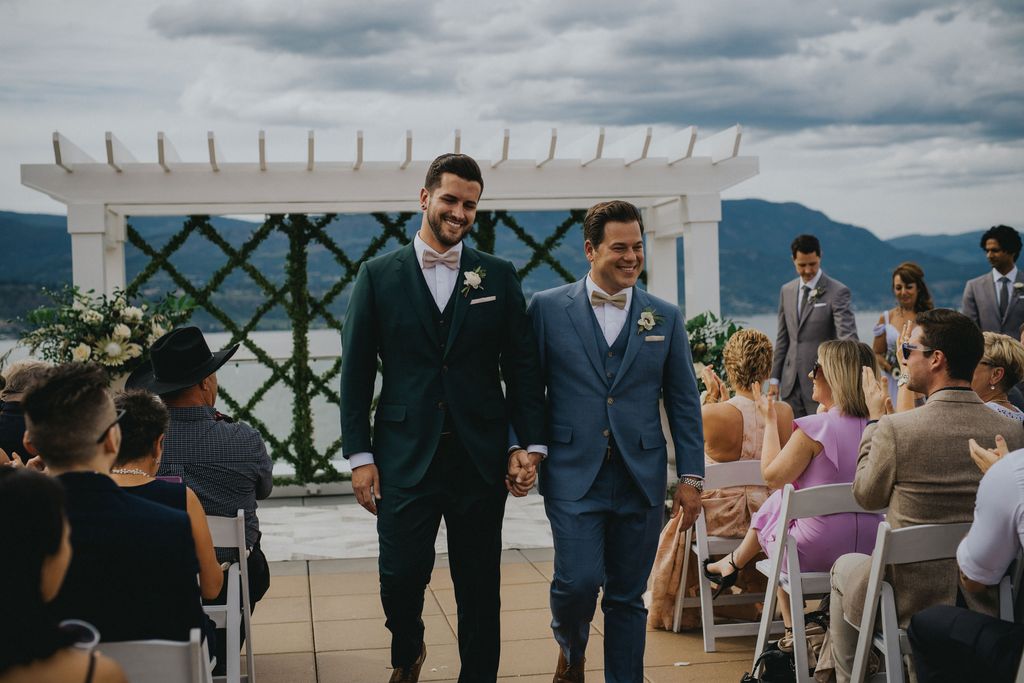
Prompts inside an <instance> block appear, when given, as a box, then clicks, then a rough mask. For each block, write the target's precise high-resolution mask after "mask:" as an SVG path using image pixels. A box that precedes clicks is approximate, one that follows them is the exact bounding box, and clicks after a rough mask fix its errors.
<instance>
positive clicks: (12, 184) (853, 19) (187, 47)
mask: <svg viewBox="0 0 1024 683" xmlns="http://www.w3.org/2000/svg"><path fill="white" fill-rule="evenodd" d="M838 6H842V8H840V7H838ZM848 8H849V9H848ZM0 56H2V59H0V209H8V210H16V211H43V212H50V213H61V212H62V211H63V207H62V206H61V205H59V204H56V203H55V202H53V201H52V200H50V199H49V198H47V197H45V196H43V195H41V194H39V193H36V192H34V191H32V190H29V189H27V188H24V187H22V186H21V185H20V182H19V171H18V165H19V164H21V163H46V162H50V161H52V159H53V156H52V148H51V145H50V134H51V133H52V131H54V130H59V131H61V132H62V133H64V134H65V135H66V136H67V137H69V138H70V139H71V140H73V141H75V142H76V143H77V144H79V145H80V146H81V147H82V148H83V149H84V150H85V151H86V152H88V153H90V154H91V155H92V156H93V157H95V158H98V159H101V158H103V134H104V131H107V130H111V131H113V132H114V133H115V134H116V135H117V136H118V137H119V138H120V139H121V140H122V141H123V142H124V143H125V144H126V145H127V147H128V148H129V149H131V150H133V151H134V152H135V154H136V156H138V157H139V159H140V160H143V161H147V160H148V161H152V160H155V158H156V142H155V140H156V132H157V131H158V130H162V131H166V132H167V134H168V136H169V137H170V138H171V139H172V140H173V141H174V143H175V145H176V146H177V148H178V150H179V152H180V153H181V155H182V157H183V158H184V159H185V160H196V161H198V160H202V159H204V158H205V156H204V155H205V135H206V131H207V130H214V131H216V132H217V135H218V139H219V140H220V145H221V148H222V150H223V152H224V155H225V157H226V158H227V159H228V160H230V161H254V160H255V159H256V154H257V150H256V138H257V131H259V130H260V129H265V130H266V131H267V136H268V153H269V155H270V157H271V159H272V160H300V159H303V158H304V153H305V137H306V131H307V130H309V129H314V130H315V131H316V133H317V147H318V158H321V159H338V160H340V159H349V158H351V157H352V148H353V140H354V136H355V131H356V130H357V129H362V130H364V131H365V134H366V139H367V146H368V153H369V154H370V155H371V156H372V155H374V154H376V155H379V156H380V157H382V158H383V157H394V156H396V155H397V153H396V152H395V151H394V150H392V148H394V149H395V150H397V147H398V145H397V141H398V139H399V137H400V135H401V134H402V132H403V131H404V130H405V129H407V128H411V129H412V130H413V131H414V133H415V135H416V136H417V138H421V137H425V138H430V137H435V138H438V139H440V138H441V136H443V135H444V134H445V132H446V131H450V130H451V129H453V128H456V127H461V128H462V129H463V131H464V137H465V139H466V141H467V146H470V147H471V146H472V144H473V143H477V144H479V145H480V146H487V145H484V143H488V144H489V142H488V141H489V140H491V139H495V140H496V139H497V135H498V131H500V130H501V129H502V128H503V127H509V128H511V129H512V131H513V135H514V136H515V135H519V136H520V137H519V139H523V138H529V137H534V136H540V135H543V134H544V132H545V131H546V130H548V129H549V128H551V127H557V128H558V129H559V132H560V139H568V138H571V137H573V136H574V135H583V134H585V133H587V132H591V131H596V129H597V127H598V126H606V127H607V128H608V134H609V137H610V138H614V137H615V136H617V135H619V136H621V135H626V134H628V133H630V132H632V131H635V130H637V129H641V128H642V127H644V126H647V125H652V126H655V130H656V131H659V132H660V131H669V130H672V129H675V128H680V127H683V126H687V125H691V124H695V125H697V126H699V127H700V131H701V135H707V134H710V133H713V132H716V131H718V130H721V129H724V128H727V127H729V126H731V125H733V124H735V123H740V124H742V125H743V126H744V144H743V149H742V153H743V154H749V155H757V156H759V157H760V159H761V174H760V175H759V176H758V177H757V178H755V179H753V180H750V181H747V182H745V183H743V184H741V185H739V186H737V187H736V188H734V189H732V190H730V191H729V192H728V193H727V195H726V197H727V198H739V197H760V198H764V199H769V200H773V201H797V202H801V203H803V204H806V205H808V206H810V207H812V208H815V209H819V210H822V211H824V212H826V213H827V214H828V215H829V216H831V217H832V218H833V219H836V220H840V221H845V222H850V223H855V224H858V225H863V226H865V227H868V228H870V229H872V230H873V231H875V232H876V233H878V234H879V235H882V236H892V235H897V234H904V233H909V232H933V233H939V232H959V231H962V230H967V229H974V228H977V227H982V226H988V225H992V224H995V223H1001V222H1005V223H1009V224H1011V225H1016V226H1017V227H1018V228H1024V2H1021V0H969V1H967V2H942V1H935V2H927V1H924V0H899V1H897V0H858V1H857V2H843V3H838V2H837V3H825V2H821V1H820V0H761V1H760V2H749V1H738V0H715V1H713V2H711V1H705V0H701V1H699V2H698V1H696V0H695V1H693V2H685V3H684V2H668V1H663V0H631V1H630V2H622V1H621V0H611V1H609V0H588V1H587V2H567V1H562V2H558V1H557V0H556V1H552V0H518V1H517V2H513V3H490V2H478V1H477V2H473V1H471V0H439V1H436V2H431V3H428V2H425V1H424V0H373V1H371V2H366V0H360V1H359V2H354V1H351V0H291V1H290V2H281V1H280V0H217V1H215V2H211V1H210V0H185V1H159V0H134V1H133V2H123V1H115V0H89V2H72V1H70V0H66V1H64V2H55V1H52V0H0Z"/></svg>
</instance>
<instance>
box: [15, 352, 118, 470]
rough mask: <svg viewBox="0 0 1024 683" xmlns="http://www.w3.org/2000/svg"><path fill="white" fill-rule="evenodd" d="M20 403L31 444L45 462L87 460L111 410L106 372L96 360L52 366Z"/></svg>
mask: <svg viewBox="0 0 1024 683" xmlns="http://www.w3.org/2000/svg"><path fill="white" fill-rule="evenodd" d="M22 407H23V408H24V410H25V417H26V425H27V427H28V433H29V437H30V439H31V441H32V445H33V446H35V448H36V450H37V451H39V453H40V454H41V455H42V456H43V460H45V461H46V464H47V465H56V466H57V467H65V466H68V465H73V464H76V462H80V461H84V460H88V459H89V458H92V457H93V455H94V454H95V452H96V439H97V438H98V437H100V436H101V434H100V431H101V430H102V429H103V428H104V427H106V424H103V422H104V421H105V420H107V419H109V418H110V416H111V415H112V413H113V405H112V402H111V400H110V394H109V393H108V392H107V373H106V372H104V371H103V368H101V367H100V366H99V365H97V364H95V363H67V364H65V365H57V366H54V367H52V368H49V369H47V371H46V372H45V373H44V374H43V375H42V376H41V377H40V378H39V379H38V381H37V382H36V383H35V384H33V385H32V387H31V388H29V390H28V391H27V392H26V393H25V398H24V399H23V400H22Z"/></svg>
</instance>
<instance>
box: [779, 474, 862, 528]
mask: <svg viewBox="0 0 1024 683" xmlns="http://www.w3.org/2000/svg"><path fill="white" fill-rule="evenodd" d="M841 512H869V510H865V509H864V508H863V507H861V505H860V503H858V502H857V500H856V499H855V498H854V497H853V484H852V483H851V484H825V485H823V486H811V487H809V488H806V489H796V488H795V487H794V486H793V485H792V484H786V486H785V488H784V489H783V493H782V517H783V518H784V519H785V521H786V523H787V524H788V523H789V522H791V521H793V520H794V519H804V518H806V517H819V516H821V515H834V514H838V513H841ZM780 522H781V520H780Z"/></svg>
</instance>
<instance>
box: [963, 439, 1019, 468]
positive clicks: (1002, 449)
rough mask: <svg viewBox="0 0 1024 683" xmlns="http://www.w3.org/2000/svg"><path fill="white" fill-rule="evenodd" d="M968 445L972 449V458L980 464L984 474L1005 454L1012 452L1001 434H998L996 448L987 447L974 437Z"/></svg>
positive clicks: (976, 463) (975, 462) (979, 466)
mask: <svg viewBox="0 0 1024 683" xmlns="http://www.w3.org/2000/svg"><path fill="white" fill-rule="evenodd" d="M967 445H968V446H969V447H970V449H971V459H972V460H973V461H974V464H975V465H977V466H978V469H979V470H981V473H982V474H985V473H986V472H988V470H989V468H990V467H992V465H995V464H996V463H997V462H999V460H1000V459H1001V458H1002V457H1003V456H1004V455H1006V454H1007V453H1009V452H1010V448H1009V446H1007V445H1006V439H1004V438H1003V437H1002V435H1000V434H997V435H996V447H995V449H991V448H985V447H984V446H982V445H980V444H979V443H978V442H977V441H975V440H974V439H971V440H969V441H968V442H967Z"/></svg>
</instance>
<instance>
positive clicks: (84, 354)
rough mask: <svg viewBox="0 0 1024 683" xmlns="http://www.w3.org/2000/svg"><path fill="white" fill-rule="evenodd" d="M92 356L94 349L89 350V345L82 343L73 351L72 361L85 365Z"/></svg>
mask: <svg viewBox="0 0 1024 683" xmlns="http://www.w3.org/2000/svg"><path fill="white" fill-rule="evenodd" d="M91 355H92V349H91V348H89V345H88V344H85V343H82V344H79V345H78V346H76V347H75V348H73V349H71V360H74V361H78V362H79V363H84V362H85V361H87V360H89V356H91Z"/></svg>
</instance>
